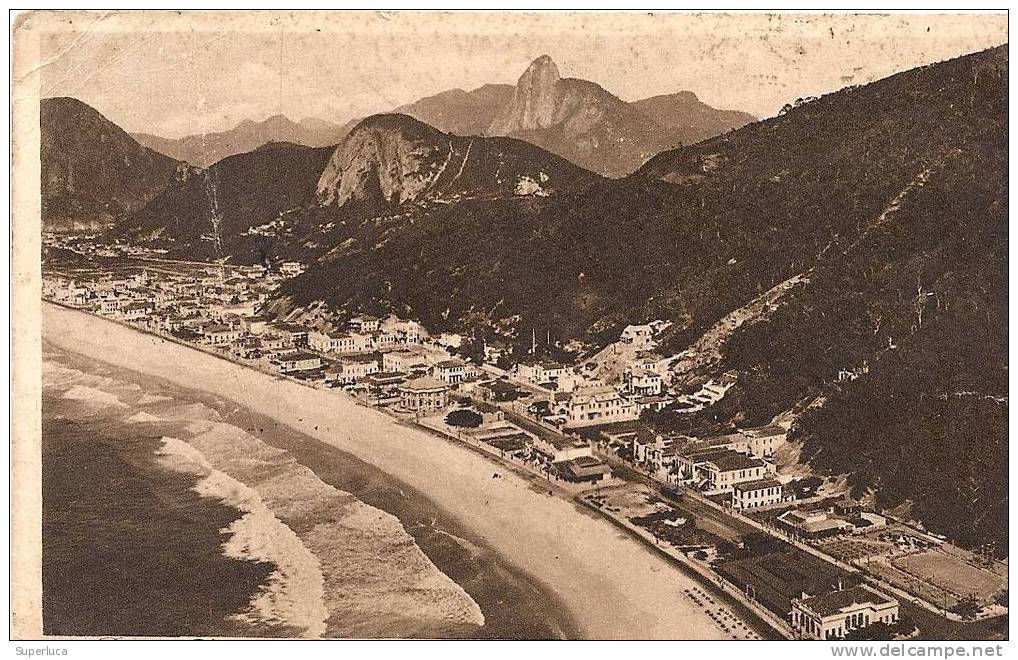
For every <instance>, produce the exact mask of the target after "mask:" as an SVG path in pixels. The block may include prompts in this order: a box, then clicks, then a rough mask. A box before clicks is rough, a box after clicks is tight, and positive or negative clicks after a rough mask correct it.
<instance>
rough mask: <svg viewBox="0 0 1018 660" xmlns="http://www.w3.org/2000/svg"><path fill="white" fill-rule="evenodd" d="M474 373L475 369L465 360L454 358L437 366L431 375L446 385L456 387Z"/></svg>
mask: <svg viewBox="0 0 1018 660" xmlns="http://www.w3.org/2000/svg"><path fill="white" fill-rule="evenodd" d="M473 371H474V370H473V368H472V367H471V366H470V365H469V364H467V363H466V362H464V361H463V360H460V359H459V358H452V359H449V360H442V361H441V362H439V363H438V364H436V365H435V366H434V368H433V369H432V370H431V373H432V375H433V376H434V377H435V378H437V379H438V380H440V381H442V382H443V383H445V384H446V385H449V386H454V385H459V384H460V381H463V380H466V379H467V378H469V377H470V376H472V375H473Z"/></svg>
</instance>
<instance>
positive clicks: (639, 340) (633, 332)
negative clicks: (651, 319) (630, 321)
mask: <svg viewBox="0 0 1018 660" xmlns="http://www.w3.org/2000/svg"><path fill="white" fill-rule="evenodd" d="M619 341H620V342H622V343H623V344H632V345H633V346H635V347H636V348H638V349H648V348H653V344H654V329H653V328H652V327H651V326H650V324H643V325H627V326H626V327H625V328H624V329H623V330H622V334H621V336H620V337H619Z"/></svg>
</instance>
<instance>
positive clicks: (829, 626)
mask: <svg viewBox="0 0 1018 660" xmlns="http://www.w3.org/2000/svg"><path fill="white" fill-rule="evenodd" d="M897 621H898V601H897V600H895V599H894V598H892V597H890V596H887V595H885V594H883V593H881V592H879V591H877V590H876V589H874V588H872V587H870V586H868V585H865V584H860V585H858V586H855V587H851V588H849V589H839V590H838V591H832V592H830V593H827V594H823V595H820V596H804V597H803V598H795V599H793V600H792V629H793V630H794V631H795V632H796V634H797V635H799V637H801V638H804V639H840V638H843V637H845V635H847V634H848V633H849V632H851V631H853V630H857V629H859V628H865V627H867V626H870V625H873V624H874V623H884V624H887V625H891V624H894V623H896V622H897Z"/></svg>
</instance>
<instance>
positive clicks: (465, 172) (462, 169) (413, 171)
mask: <svg viewBox="0 0 1018 660" xmlns="http://www.w3.org/2000/svg"><path fill="white" fill-rule="evenodd" d="M597 179H598V177H596V176H594V175H592V174H591V173H590V172H587V171H585V170H582V169H580V168H579V167H576V166H575V165H573V164H572V163H569V162H568V161H565V160H563V159H562V158H559V157H557V156H554V155H552V154H549V153H547V152H545V151H543V150H541V149H539V148H537V147H535V146H534V145H532V144H528V143H526V142H521V141H519V140H512V139H507V138H482V137H472V138H471V137H460V136H456V135H450V134H447V133H443V132H442V131H439V130H438V129H436V128H433V127H431V126H429V125H427V124H425V123H423V122H420V121H418V120H416V119H414V118H412V117H409V116H407V115H397V114H390V115H374V116H372V117H368V118H367V119H365V120H364V121H362V122H361V123H360V124H358V125H357V127H356V128H354V129H353V131H351V133H350V134H349V135H348V136H347V137H346V139H345V140H344V141H343V143H342V144H340V145H339V147H337V148H336V151H335V153H334V154H333V156H332V158H331V159H330V160H329V163H328V165H327V166H326V168H325V172H324V173H323V174H322V177H321V179H320V181H319V182H318V199H319V201H320V202H321V203H322V204H323V205H326V206H330V205H331V206H343V205H345V204H347V203H348V202H351V201H353V202H357V203H360V204H362V205H367V206H368V207H370V208H371V209H372V210H374V211H378V212H383V211H385V210H395V209H397V208H399V207H401V206H404V205H406V204H411V203H413V204H420V203H423V202H446V203H448V202H452V201H457V200H460V199H464V198H476V197H487V198H498V197H507V196H514V195H538V196H542V195H548V194H550V193H553V192H557V191H562V190H568V189H575V188H577V187H583V186H587V185H590V184H592V183H594V182H595V181H596V180H597Z"/></svg>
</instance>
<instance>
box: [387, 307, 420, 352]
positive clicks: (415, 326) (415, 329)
mask: <svg viewBox="0 0 1018 660" xmlns="http://www.w3.org/2000/svg"><path fill="white" fill-rule="evenodd" d="M380 327H381V330H382V331H383V332H387V333H389V334H391V335H394V336H395V337H396V343H397V344H398V345H412V344H420V343H421V342H423V341H424V340H425V339H427V338H428V333H427V331H426V330H425V329H424V327H423V326H422V325H421V324H420V323H418V322H417V321H414V320H409V319H401V318H399V317H398V316H396V315H395V314H390V315H389V316H387V317H385V318H384V319H382V322H381V324H380Z"/></svg>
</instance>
